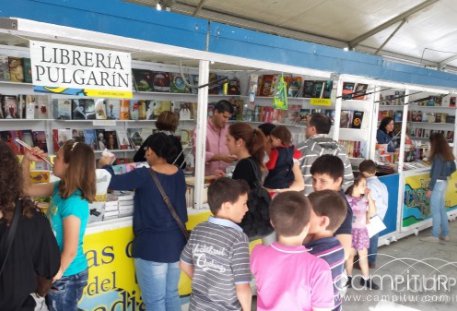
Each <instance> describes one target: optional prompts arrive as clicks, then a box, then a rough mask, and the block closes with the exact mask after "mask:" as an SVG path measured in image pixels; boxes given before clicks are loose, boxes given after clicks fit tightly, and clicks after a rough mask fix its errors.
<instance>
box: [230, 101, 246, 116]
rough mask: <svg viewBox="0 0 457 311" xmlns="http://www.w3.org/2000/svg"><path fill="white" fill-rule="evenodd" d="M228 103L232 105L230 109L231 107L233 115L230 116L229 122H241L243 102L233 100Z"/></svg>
mask: <svg viewBox="0 0 457 311" xmlns="http://www.w3.org/2000/svg"><path fill="white" fill-rule="evenodd" d="M230 103H231V104H232V107H233V114H232V117H231V118H230V119H231V120H238V121H242V120H243V106H244V101H243V100H242V99H238V98H233V99H232V100H231V101H230Z"/></svg>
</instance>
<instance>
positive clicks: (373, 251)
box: [368, 233, 379, 264]
mask: <svg viewBox="0 0 457 311" xmlns="http://www.w3.org/2000/svg"><path fill="white" fill-rule="evenodd" d="M378 240H379V233H378V234H375V235H373V236H372V237H371V238H370V246H369V247H368V263H369V264H375V263H376V255H377V254H378Z"/></svg>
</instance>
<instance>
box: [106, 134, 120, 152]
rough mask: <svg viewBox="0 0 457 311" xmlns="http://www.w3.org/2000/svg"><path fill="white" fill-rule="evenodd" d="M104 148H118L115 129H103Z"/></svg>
mask: <svg viewBox="0 0 457 311" xmlns="http://www.w3.org/2000/svg"><path fill="white" fill-rule="evenodd" d="M105 140H106V148H108V149H109V150H117V149H119V144H118V142H117V133H116V131H105Z"/></svg>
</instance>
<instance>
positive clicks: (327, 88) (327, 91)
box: [321, 80, 333, 98]
mask: <svg viewBox="0 0 457 311" xmlns="http://www.w3.org/2000/svg"><path fill="white" fill-rule="evenodd" d="M332 88H333V81H332V80H327V81H325V84H324V89H323V92H322V96H321V98H330V97H331V96H332Z"/></svg>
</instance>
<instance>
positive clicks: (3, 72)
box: [0, 55, 10, 81]
mask: <svg viewBox="0 0 457 311" xmlns="http://www.w3.org/2000/svg"><path fill="white" fill-rule="evenodd" d="M0 81H10V69H9V65H8V56H3V55H0Z"/></svg>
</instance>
